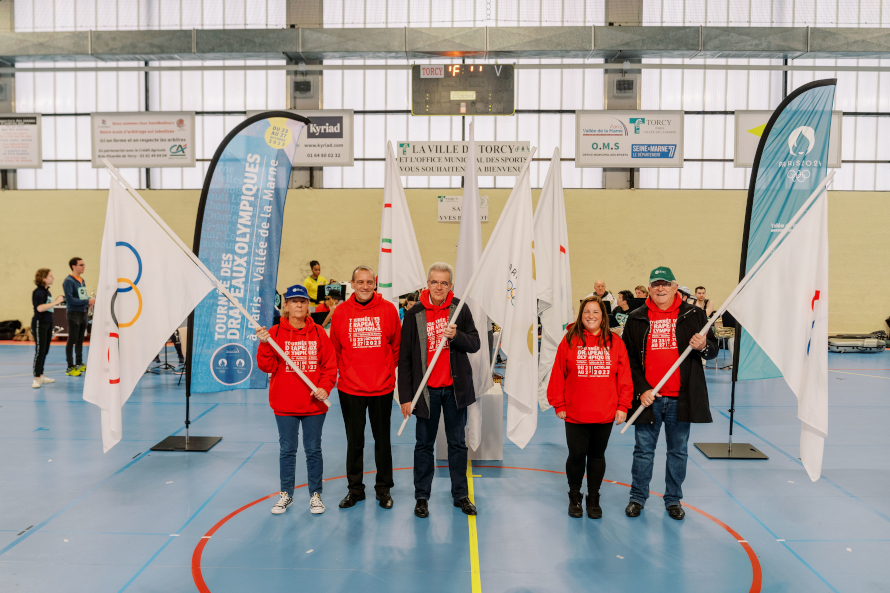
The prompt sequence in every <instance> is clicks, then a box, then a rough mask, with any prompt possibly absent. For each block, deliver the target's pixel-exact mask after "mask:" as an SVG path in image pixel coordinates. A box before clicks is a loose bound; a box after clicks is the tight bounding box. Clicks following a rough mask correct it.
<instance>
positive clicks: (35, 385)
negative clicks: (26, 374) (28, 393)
mask: <svg viewBox="0 0 890 593" xmlns="http://www.w3.org/2000/svg"><path fill="white" fill-rule="evenodd" d="M41 385H43V383H41V382H40V377H34V382H33V383H31V387H33V388H34V389H40V386H41Z"/></svg>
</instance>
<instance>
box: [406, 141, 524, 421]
mask: <svg viewBox="0 0 890 593" xmlns="http://www.w3.org/2000/svg"><path fill="white" fill-rule="evenodd" d="M536 150H538V149H537V147H532V149H531V154H529V156H528V160H526V161H525V164H524V165H523V166H522V170H521V171H520V172H519V175H517V176H516V179H517V181H518V180H519V178H520V177H522V176H523V175H526V174H528V167H529V165H530V164H531V162H532V158H533V157H534V156H535V151H536ZM500 230H501V227H499V226H496V227H495V229H494V232H493V233H492V235H491V237H489V238H488V243H489V244H490V243H491V242H492V241H493V240H494V239H495V237H496V236H497V235H498V234H500ZM482 255H483V257H484V256H485V252H483V253H482ZM481 269H482V266H481V265H477V266H476V269H475V270H473V275H472V276H471V277H470V281H469V282H468V283H467V287H466V288H465V289H464V295H467V294H469V293H470V289H471V288H473V284H475V283H476V277H477V276H479V271H480V270H481ZM466 302H467V299H466V298H462V299H460V302H459V303H458V304H457V308H456V309H455V310H454V315H452V316H451V319H449V320H448V324H449V325H451V324H452V323H454V322H455V320H456V319H457V316H458V315H459V314H460V312H461V310H462V309H463V308H464V304H465V303H466ZM501 331H503V328H501ZM447 339H448V338H445V337H443V338H442V339H441V340H439V345H438V346H437V347H436V353H435V354H433V359H432V360H431V361H430V362H429V363H428V364H427V367H426V373H424V375H423V379H421V381H420V386H419V387H418V388H417V391H416V392H415V393H414V398H413V399H412V400H411V412H413V411H414V408H415V407H416V406H417V400H419V399H420V394H421V393H423V388H424V387H426V383H427V381H429V379H430V374H431V373H432V372H433V367H434V366H436V361H437V360H439V355H440V354H442V347H443V346H445V341H446V340H447ZM410 417H411V415H410V413H409V415H408V416H407V417H405V419H404V420H402V425H401V426H399V432H398V433H397V434H398V436H402V431H403V430H405V425H406V424H408V418H410Z"/></svg>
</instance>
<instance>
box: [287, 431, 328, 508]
mask: <svg viewBox="0 0 890 593" xmlns="http://www.w3.org/2000/svg"><path fill="white" fill-rule="evenodd" d="M325 416H327V414H316V415H314V416H275V421H276V422H277V423H278V442H279V444H280V445H281V452H280V453H279V454H278V462H279V466H280V471H281V491H282V492H287V493H288V494H289V495H290V496H293V495H294V480H295V479H296V471H297V443H298V441H299V439H300V424H302V425H303V450H304V451H306V473H307V474H309V493H310V494H314V493H315V492H318V493H319V494H321V476H322V472H323V471H324V462H323V461H322V459H321V428H322V426H324V417H325Z"/></svg>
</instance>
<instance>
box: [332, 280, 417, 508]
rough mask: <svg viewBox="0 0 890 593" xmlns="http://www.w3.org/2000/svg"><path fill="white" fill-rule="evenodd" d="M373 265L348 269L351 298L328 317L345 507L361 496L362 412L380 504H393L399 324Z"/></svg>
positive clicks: (362, 487)
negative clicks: (341, 426)
mask: <svg viewBox="0 0 890 593" xmlns="http://www.w3.org/2000/svg"><path fill="white" fill-rule="evenodd" d="M376 288H377V283H376V282H375V281H374V271H373V270H372V269H371V268H369V267H368V266H359V267H357V268H356V269H355V270H354V271H353V272H352V289H353V290H354V291H355V292H354V293H353V294H352V296H350V297H349V299H348V300H347V301H346V302H344V303H343V304H341V305H339V306H338V307H337V308H336V309H335V310H334V314H333V317H332V319H331V342H332V343H333V344H334V351H335V352H336V353H337V366H338V367H339V370H340V379H339V382H338V383H337V390H338V391H339V392H340V409H341V410H342V411H343V421H344V423H345V424H346V477H347V480H348V482H349V492H348V494H347V495H346V497H345V498H344V499H343V500H341V501H340V508H341V509H346V508H349V507H352V506H355V504H356V503H357V502H359V501H361V500H365V485H364V484H363V483H362V472H363V470H364V465H363V463H362V461H363V457H364V450H365V414H367V416H368V418H370V420H371V432H372V433H373V435H374V461H375V462H376V465H377V480H376V483H375V485H374V490H375V491H376V492H377V500H378V501H379V502H380V506H381V507H382V508H384V509H391V508H392V504H393V502H392V496H390V493H389V491H390V489H391V488H392V487H393V481H392V449H391V447H390V442H389V433H390V430H389V427H390V418H391V416H392V400H393V392H394V391H395V386H396V375H395V370H396V365H397V364H398V361H399V343H400V339H401V334H400V332H401V324H400V323H399V313H398V311H396V308H395V305H393V304H392V303H390V302H389V301H387V300H386V299H384V298H383V295H381V294H379V293H377V292H376V291H375V290H376Z"/></svg>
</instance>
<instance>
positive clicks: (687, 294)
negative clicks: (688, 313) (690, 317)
mask: <svg viewBox="0 0 890 593" xmlns="http://www.w3.org/2000/svg"><path fill="white" fill-rule="evenodd" d="M677 292H678V293H680V298H681V299H683V302H684V303H686V304H688V305H691V304H692V302H693V301H694V300H695V299H693V298H692V291H691V290H689V287H688V286H678V287H677Z"/></svg>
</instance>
